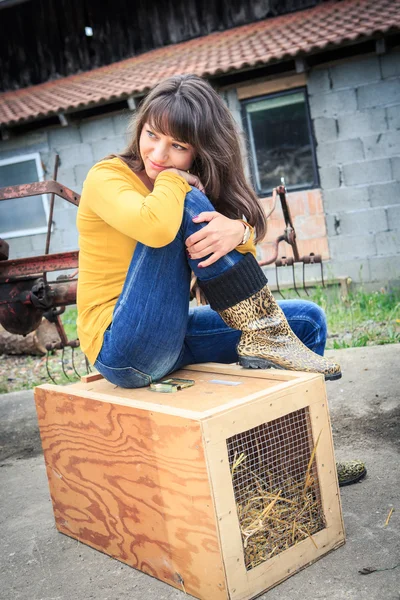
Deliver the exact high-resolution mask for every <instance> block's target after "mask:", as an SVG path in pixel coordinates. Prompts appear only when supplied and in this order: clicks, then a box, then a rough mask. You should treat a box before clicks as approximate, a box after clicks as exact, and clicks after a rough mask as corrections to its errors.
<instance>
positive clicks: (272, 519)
mask: <svg viewBox="0 0 400 600" xmlns="http://www.w3.org/2000/svg"><path fill="white" fill-rule="evenodd" d="M317 444H318V439H317V440H316V441H315V443H314V441H313V439H312V433H311V425H310V419H309V412H308V408H303V409H301V410H298V411H295V412H292V413H289V414H288V415H284V416H282V417H280V418H279V419H275V420H274V421H270V422H269V423H263V424H261V425H258V426H257V427H254V428H253V429H249V430H248V431H244V432H242V433H240V434H237V435H234V436H232V437H230V438H228V440H227V447H228V456H229V464H230V469H231V475H232V483H233V490H234V494H235V501H236V508H237V512H238V517H239V523H240V529H241V534H242V541H243V549H244V557H245V565H246V568H247V569H248V570H249V569H252V568H253V567H256V566H257V565H259V564H261V563H262V562H264V561H266V560H268V559H269V558H271V557H272V556H276V555H277V554H279V553H280V552H282V551H283V550H286V549H287V548H290V547H291V546H293V545H294V544H296V543H298V542H299V541H301V540H304V539H306V538H307V537H310V538H311V540H312V542H313V543H314V544H315V542H314V540H313V538H312V535H313V534H314V533H317V532H318V531H320V530H321V529H323V528H324V527H325V523H324V516H323V510H322V504H321V498H320V493H319V484H318V477H317V470H316V466H315V461H314V459H315V450H316V446H317Z"/></svg>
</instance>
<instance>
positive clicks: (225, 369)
mask: <svg viewBox="0 0 400 600" xmlns="http://www.w3.org/2000/svg"><path fill="white" fill-rule="evenodd" d="M173 376H174V377H178V378H182V379H192V380H194V382H195V385H194V386H193V387H190V388H186V389H183V390H181V391H180V392H177V393H175V394H160V393H156V392H150V391H149V388H148V387H144V388H137V389H124V388H120V387H117V386H115V385H113V384H111V383H110V382H108V381H107V380H106V379H103V378H100V379H94V380H90V381H89V382H88V383H85V382H83V381H81V382H78V383H75V384H73V385H70V386H69V387H68V389H69V392H70V394H74V395H78V396H79V395H80V394H82V393H83V395H84V394H87V393H88V392H89V395H91V396H93V397H96V395H98V394H99V396H98V398H99V399H101V398H103V399H104V400H108V401H110V402H117V403H120V402H121V401H122V400H126V401H127V402H128V403H132V405H133V404H136V405H137V406H138V407H139V406H140V407H142V408H147V409H151V405H154V406H155V405H158V408H157V410H160V411H162V410H166V411H168V412H170V413H171V414H172V413H174V414H177V415H181V416H185V417H188V418H196V419H199V418H202V417H206V416H209V415H210V414H212V413H214V412H215V413H219V412H222V411H224V410H225V409H226V408H227V407H229V406H231V404H232V403H234V404H235V403H246V402H247V399H248V398H250V397H251V396H253V394H257V393H258V394H261V395H265V394H267V393H269V392H272V391H275V390H276V389H278V388H279V386H282V385H283V386H284V387H285V386H286V387H289V386H290V383H289V382H291V381H295V382H297V381H303V380H309V379H310V378H315V377H318V375H314V374H307V373H293V372H291V371H278V370H276V369H268V370H266V371H259V370H257V371H256V372H255V374H254V372H253V371H252V369H243V368H242V367H240V366H239V365H223V364H220V365H218V364H214V363H206V364H202V365H192V366H189V367H186V368H185V369H181V370H180V371H176V372H175V373H174V374H173ZM230 384H236V385H230ZM188 411H190V412H188Z"/></svg>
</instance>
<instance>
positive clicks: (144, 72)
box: [0, 0, 400, 125]
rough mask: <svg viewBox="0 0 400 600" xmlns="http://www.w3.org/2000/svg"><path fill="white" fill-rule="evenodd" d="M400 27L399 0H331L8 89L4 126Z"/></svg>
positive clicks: (2, 108) (0, 111)
mask: <svg viewBox="0 0 400 600" xmlns="http://www.w3.org/2000/svg"><path fill="white" fill-rule="evenodd" d="M399 28H400V0H343V1H341V2H334V1H332V2H328V3H324V4H321V5H319V6H317V7H315V8H311V9H308V10H303V11H300V12H296V13H291V14H288V15H282V16H279V17H275V18H272V19H267V20H264V21H258V22H256V23H250V24H248V25H243V26H241V27H236V28H234V29H228V30H226V31H222V32H216V33H212V34H210V35H207V36H204V37H200V38H196V39H193V40H190V41H187V42H182V43H179V44H174V45H170V46H166V47H164V48H159V49H156V50H152V51H150V52H146V53H145V54H141V55H139V56H135V57H133V58H128V59H126V60H123V61H119V62H117V63H113V64H111V65H107V66H105V67H100V68H98V69H94V70H93V71H88V72H85V73H80V74H78V75H71V76H69V77H64V78H62V79H57V80H54V81H49V82H46V83H42V84H40V85H36V86H31V87H29V88H24V89H20V90H16V91H9V92H4V93H2V94H0V124H2V125H15V124H17V123H22V122H25V121H31V120H35V119H38V118H41V117H44V116H50V115H52V114H57V113H59V112H68V111H73V110H76V109H77V108H80V107H84V106H91V105H94V104H102V103H105V102H108V101H110V100H111V99H113V98H124V97H127V96H129V95H132V94H138V93H141V92H143V91H145V90H147V89H149V88H151V87H153V86H154V85H155V84H157V83H158V82H159V81H161V80H162V79H165V78H166V77H168V76H170V75H174V74H178V73H195V74H197V75H200V76H205V75H208V76H212V75H215V74H217V73H228V72H230V71H234V70H237V69H243V68H247V67H248V68H252V67H254V66H256V65H259V64H267V63H269V62H271V61H279V60H282V59H284V58H290V57H291V58H293V57H295V56H296V55H298V54H307V53H309V52H312V51H315V50H322V49H324V48H327V47H335V46H338V45H340V44H343V43H344V42H348V41H355V40H357V39H358V38H367V37H370V36H372V35H376V34H378V33H382V34H383V33H386V32H388V31H389V30H391V29H394V30H397V29H399Z"/></svg>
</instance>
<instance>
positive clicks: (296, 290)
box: [292, 261, 300, 298]
mask: <svg viewBox="0 0 400 600" xmlns="http://www.w3.org/2000/svg"><path fill="white" fill-rule="evenodd" d="M292 273H293V285H294V291H295V292H296V294H297V295H298V297H299V298H300V294H299V290H298V289H297V286H296V275H295V272H294V261H293V262H292Z"/></svg>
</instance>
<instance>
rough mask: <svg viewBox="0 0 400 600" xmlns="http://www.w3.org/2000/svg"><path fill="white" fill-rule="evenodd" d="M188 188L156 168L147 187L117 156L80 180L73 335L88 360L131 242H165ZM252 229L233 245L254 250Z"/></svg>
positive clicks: (126, 262) (111, 306)
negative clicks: (151, 186) (75, 328)
mask: <svg viewBox="0 0 400 600" xmlns="http://www.w3.org/2000/svg"><path fill="white" fill-rule="evenodd" d="M191 189H192V188H191V187H190V185H189V184H188V183H187V181H186V180H185V179H184V178H183V177H181V176H180V175H177V174H176V173H172V172H170V171H161V173H160V174H159V175H158V176H157V179H156V180H155V182H154V189H153V191H151V192H150V190H149V189H148V188H147V187H146V186H145V185H144V183H143V182H142V181H141V180H140V179H139V177H138V176H137V175H136V174H135V173H134V172H133V171H132V170H131V169H130V168H129V167H128V166H127V165H126V164H125V163H124V162H123V161H122V160H121V159H119V158H117V157H116V158H111V159H106V160H103V161H101V162H99V163H97V164H96V165H95V166H94V167H92V169H90V171H89V173H88V175H87V177H86V180H85V183H84V184H83V191H82V196H81V200H80V204H79V208H78V215H77V227H78V231H79V277H78V290H77V306H78V322H77V325H78V336H79V340H80V344H81V348H82V351H83V352H84V353H85V354H86V356H87V357H88V359H89V360H90V362H91V363H92V364H93V363H94V362H95V360H96V358H97V355H98V354H99V352H100V349H101V346H102V343H103V334H104V331H105V330H106V329H107V327H108V326H109V324H110V323H111V321H112V315H113V310H114V307H115V304H116V302H117V300H118V297H119V295H120V293H121V291H122V288H123V285H124V282H125V278H126V274H127V272H128V268H129V264H130V262H131V259H132V256H133V253H134V252H135V247H136V243H137V242H140V243H142V244H144V245H146V246H150V247H152V248H161V247H162V246H166V245H167V244H170V243H171V242H172V241H173V240H174V239H175V237H176V234H177V233H178V230H179V227H180V225H181V222H182V216H183V206H184V200H185V196H186V194H187V192H189V191H190V190H191ZM253 240H254V234H253V231H252V233H251V236H250V239H249V241H248V242H247V243H246V244H244V245H241V246H238V248H237V250H238V251H239V252H241V253H243V254H245V253H246V252H251V253H252V254H254V255H255V247H254V241H253Z"/></svg>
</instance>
